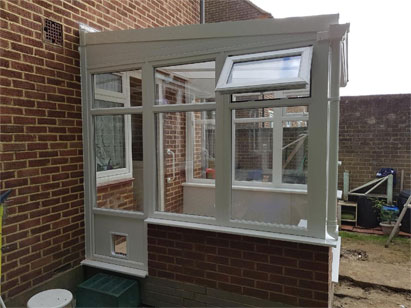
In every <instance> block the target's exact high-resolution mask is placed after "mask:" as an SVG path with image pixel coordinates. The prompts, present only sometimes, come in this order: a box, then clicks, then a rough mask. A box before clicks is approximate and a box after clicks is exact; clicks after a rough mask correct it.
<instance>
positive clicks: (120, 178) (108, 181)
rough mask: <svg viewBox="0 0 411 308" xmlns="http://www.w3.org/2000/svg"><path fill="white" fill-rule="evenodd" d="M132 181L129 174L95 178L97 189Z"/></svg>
mask: <svg viewBox="0 0 411 308" xmlns="http://www.w3.org/2000/svg"><path fill="white" fill-rule="evenodd" d="M129 181H134V178H133V177H132V174H131V173H127V174H121V175H114V176H108V177H101V178H97V187H103V186H109V185H114V184H119V183H123V182H129Z"/></svg>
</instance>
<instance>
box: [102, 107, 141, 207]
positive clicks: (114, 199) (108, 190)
mask: <svg viewBox="0 0 411 308" xmlns="http://www.w3.org/2000/svg"><path fill="white" fill-rule="evenodd" d="M120 124H121V125H120ZM95 152H96V184H97V187H96V193H97V198H96V201H97V203H96V206H97V207H98V208H106V209H114V210H123V211H143V204H144V194H143V192H144V191H143V183H144V181H143V121H142V115H141V114H135V115H107V116H95Z"/></svg>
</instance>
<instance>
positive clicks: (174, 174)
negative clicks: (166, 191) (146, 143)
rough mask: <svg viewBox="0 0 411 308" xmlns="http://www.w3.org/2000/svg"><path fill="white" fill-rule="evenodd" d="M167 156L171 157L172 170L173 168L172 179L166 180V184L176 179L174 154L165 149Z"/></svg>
mask: <svg viewBox="0 0 411 308" xmlns="http://www.w3.org/2000/svg"><path fill="white" fill-rule="evenodd" d="M167 155H171V156H172V159H173V163H172V168H173V177H172V178H167V183H172V182H173V181H174V179H175V178H176V154H175V153H174V152H173V151H171V150H170V149H167Z"/></svg>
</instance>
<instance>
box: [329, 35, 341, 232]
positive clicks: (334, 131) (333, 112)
mask: <svg viewBox="0 0 411 308" xmlns="http://www.w3.org/2000/svg"><path fill="white" fill-rule="evenodd" d="M340 76H341V40H340V39H333V40H332V41H331V87H330V92H329V95H330V99H329V115H330V117H329V121H330V122H329V125H330V126H329V128H330V136H329V138H330V139H329V146H330V147H329V169H328V172H329V177H328V179H329V188H330V190H329V194H328V211H327V233H328V235H329V236H330V237H332V238H334V239H335V240H337V239H338V221H337V186H338V181H337V177H338V137H339V133H338V131H339V116H340V114H339V113H340Z"/></svg>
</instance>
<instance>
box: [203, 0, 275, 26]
mask: <svg viewBox="0 0 411 308" xmlns="http://www.w3.org/2000/svg"><path fill="white" fill-rule="evenodd" d="M260 18H272V16H271V14H270V13H267V12H265V11H263V10H262V9H260V8H259V7H257V6H256V5H254V4H253V3H252V2H251V1H248V0H205V21H206V23H212V22H222V21H232V20H247V19H260Z"/></svg>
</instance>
